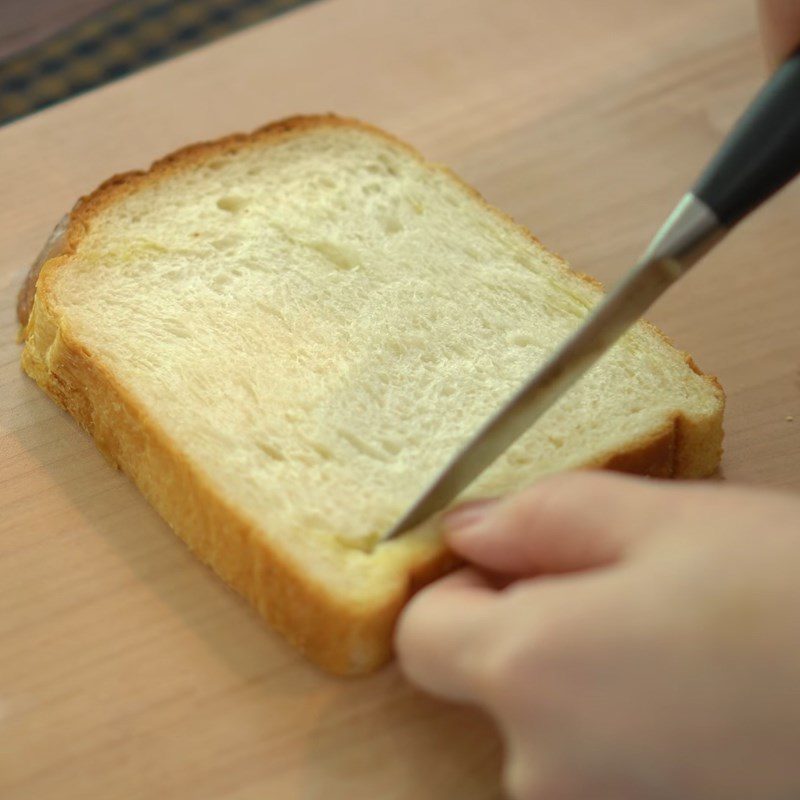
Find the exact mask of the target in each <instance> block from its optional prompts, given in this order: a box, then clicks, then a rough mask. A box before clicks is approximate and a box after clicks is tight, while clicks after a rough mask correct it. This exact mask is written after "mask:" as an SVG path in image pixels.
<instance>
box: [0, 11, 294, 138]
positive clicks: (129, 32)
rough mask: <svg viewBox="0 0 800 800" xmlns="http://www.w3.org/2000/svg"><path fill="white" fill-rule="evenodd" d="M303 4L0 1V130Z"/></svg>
mask: <svg viewBox="0 0 800 800" xmlns="http://www.w3.org/2000/svg"><path fill="white" fill-rule="evenodd" d="M307 2H310V0H3V1H2V2H0V125H2V124H5V123H7V122H10V121H11V120H13V119H17V118H19V117H22V116H24V115H26V114H29V113H31V112H33V111H36V110H38V109H40V108H44V107H46V106H49V105H52V104H53V103H57V102H58V101H59V100H64V99H66V98H68V97H71V96H73V95H75V94H78V93H80V92H83V91H86V90H88V89H91V88H93V87H95V86H99V85H100V84H102V83H106V82H107V81H110V80H114V79H115V78H120V77H122V76H123V75H127V74H129V73H131V72H134V71H135V70H137V69H141V68H142V67H146V66H149V65H150V64H154V63H156V62H158V61H162V60H164V59H165V58H169V57H170V56H174V55H177V54H178V53H182V52H185V51H186V50H190V49H191V48H193V47H197V46H198V45H201V44H205V43H206V42H210V41H213V40H214V39H218V38H219V37H221V36H224V35H225V34H226V33H230V32H232V31H235V30H238V29H240V28H243V27H245V26H247V25H252V24H253V23H256V22H261V21H263V20H265V19H269V18H270V17H274V16H277V15H278V14H281V13H283V12H285V11H288V10H289V9H292V8H295V7H297V6H300V5H303V4H304V3H307Z"/></svg>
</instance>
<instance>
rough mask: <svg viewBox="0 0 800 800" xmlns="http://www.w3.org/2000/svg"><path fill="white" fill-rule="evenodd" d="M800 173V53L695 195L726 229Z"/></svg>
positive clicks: (751, 111) (744, 120)
mask: <svg viewBox="0 0 800 800" xmlns="http://www.w3.org/2000/svg"><path fill="white" fill-rule="evenodd" d="M798 172H800V50H798V51H796V52H795V53H794V55H792V56H791V57H790V58H789V59H788V60H787V61H785V62H784V64H783V65H782V66H781V67H779V68H778V70H777V71H776V72H775V73H774V74H773V76H772V77H771V78H770V79H769V80H768V81H767V83H766V84H765V85H764V87H763V88H762V89H761V91H760V92H759V93H758V94H757V95H756V97H755V99H754V100H753V102H752V103H751V104H750V106H749V107H748V109H747V111H745V113H744V114H743V116H742V117H741V119H739V121H738V122H737V123H736V125H735V126H734V129H733V131H732V132H731V133H730V135H729V136H728V138H727V139H726V140H725V142H724V143H723V145H722V147H721V148H720V150H719V152H718V153H717V155H716V156H715V157H714V159H713V160H712V161H711V163H710V164H709V165H708V167H707V168H706V170H705V172H703V174H702V175H701V176H700V178H699V179H698V181H697V183H696V184H695V186H694V189H693V193H694V195H695V196H696V197H698V198H700V199H701V200H702V201H703V202H704V203H705V204H706V205H707V206H708V207H709V208H710V209H711V210H712V211H713V212H714V214H715V215H716V217H717V219H718V220H719V221H720V222H721V223H722V224H723V225H724V226H726V227H728V228H730V227H733V226H734V225H735V224H736V223H737V222H739V220H741V219H742V218H743V217H745V216H746V215H747V214H748V213H750V211H752V210H753V209H755V208H756V207H757V206H759V205H761V203H763V202H764V201H765V200H767V199H768V198H769V197H770V196H772V195H773V194H774V193H775V192H777V191H778V190H779V189H781V188H782V187H783V186H784V185H785V184H786V183H788V182H789V181H790V180H792V178H794V177H795V175H797V173H798Z"/></svg>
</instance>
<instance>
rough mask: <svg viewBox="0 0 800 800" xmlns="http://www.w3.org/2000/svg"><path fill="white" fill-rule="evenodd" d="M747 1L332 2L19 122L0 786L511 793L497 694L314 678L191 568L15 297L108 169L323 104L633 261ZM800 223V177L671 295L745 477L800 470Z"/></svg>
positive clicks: (8, 334)
mask: <svg viewBox="0 0 800 800" xmlns="http://www.w3.org/2000/svg"><path fill="white" fill-rule="evenodd" d="M751 5H752V4H751V3H750V2H749V0H728V2H725V3H720V2H719V1H718V0H671V2H669V3H666V2H663V0H583V1H582V2H578V1H576V2H573V3H553V2H550V0H502V2H496V1H495V0H404V2H400V0H396V1H392V0H326V2H321V3H319V4H314V5H312V6H309V7H307V8H305V9H303V10H301V11H298V12H294V13H290V14H288V15H286V16H285V17H282V18H280V19H278V20H276V21H273V22H270V23H268V24H266V25H264V26H261V27H259V28H254V29H252V30H249V31H247V32H244V33H241V34H238V35H236V36H233V37H231V38H228V39H226V40H224V41H222V42H220V43H217V44H215V45H213V46H211V47H208V48H206V49H203V50H200V51H197V52H195V53H193V54H191V55H189V56H186V57H183V58H181V59H178V60H175V61H172V62H169V63H167V64H165V65H162V66H159V67H157V68H154V69H152V70H148V71H145V72H143V73H140V74H139V75H136V76H134V77H133V78H131V79H128V80H125V81H122V82H119V83H117V84H114V85H111V86H109V87H107V88H104V89H102V90H100V91H97V92H95V93H92V94H89V95H86V96H84V97H81V98H79V99H77V100H75V101H72V102H69V103H67V104H65V105H62V106H58V107H55V108H52V109H50V110H48V111H45V112H43V113H41V114H39V115H37V116H34V117H32V118H29V119H26V120H23V121H22V122H19V123H16V124H13V125H11V126H10V127H8V128H6V129H4V130H0V186H2V192H0V387H1V388H0V796H2V797H3V798H6V799H7V800H11V799H12V798H13V800H22V798H35V800H47V799H48V798H59V799H60V800H65V799H66V798H86V799H93V798H103V800H117V798H124V799H125V800H128V799H129V798H161V797H164V798H173V799H174V800H183V799H184V798H185V799H186V800H188V799H189V798H191V800H204V798H215V799H216V798H226V800H227V799H231V800H233V798H237V799H244V798H253V799H255V798H275V799H276V800H282V799H283V798H303V800H323V799H324V800H338V799H339V798H349V799H352V800H361V799H362V798H363V799H364V800H367V799H369V800H376V799H377V798H381V799H385V800H393V799H396V800H405V798H414V799H415V800H428V798H431V799H432V798H459V799H460V800H478V799H479V798H480V800H488V799H489V798H499V797H500V796H501V790H500V782H499V769H500V745H499V741H498V738H497V736H496V734H495V733H494V731H493V729H492V727H491V725H490V724H489V723H488V722H487V721H486V720H484V719H483V718H482V717H481V716H479V715H478V714H477V713H475V712H473V711H471V710H468V709H462V708H458V707H455V706H449V705H447V704H444V703H440V702H437V701H435V700H432V699H428V698H426V697H423V696H421V695H420V694H419V693H417V692H415V691H414V690H412V689H411V688H410V687H409V686H408V685H407V684H406V683H405V682H404V681H403V680H402V678H401V677H400V676H399V674H398V672H397V671H396V669H395V668H394V667H390V668H388V669H385V670H384V671H382V672H381V673H379V674H377V675H375V676H373V677H371V678H368V679H364V680H358V681H351V682H347V681H341V680H337V679H333V678H330V677H327V676H326V675H323V674H321V673H319V672H318V671H317V670H316V669H314V668H313V667H311V666H309V665H308V664H306V663H305V662H304V661H303V660H302V659H300V658H299V657H298V656H297V655H295V654H294V653H293V652H292V651H291V650H289V648H288V647H286V646H285V645H284V643H283V642H282V641H281V640H280V639H279V638H278V637H277V636H275V635H274V634H273V633H272V632H270V631H269V630H267V629H265V628H264V627H263V626H262V624H261V622H260V621H259V620H258V619H257V618H256V616H255V614H254V613H252V612H251V611H250V610H249V609H248V608H247V607H246V606H245V604H244V603H243V602H242V601H240V600H239V599H238V598H237V597H236V596H234V595H233V594H232V593H231V592H230V591H229V590H227V589H226V588H225V587H224V586H223V585H222V584H221V583H220V582H219V581H218V580H217V579H216V578H215V577H214V576H213V575H212V574H211V573H210V572H208V571H207V570H206V569H205V568H204V567H202V566H201V565H200V564H198V563H196V562H195V560H194V559H193V558H192V556H191V555H190V554H189V553H188V552H187V551H186V550H185V548H184V547H183V545H182V544H181V543H180V542H179V541H178V540H177V539H176V538H175V537H174V536H173V535H172V534H171V533H170V531H169V530H168V529H167V527H166V526H165V525H164V524H163V523H162V522H161V521H160V520H159V518H158V517H157V516H156V515H155V513H154V512H153V511H152V510H151V509H150V508H149V507H148V506H147V504H146V503H145V502H144V500H143V499H142V498H141V497H140V496H139V494H138V493H137V491H136V490H135V489H134V488H133V486H132V485H131V484H130V483H129V482H128V480H127V479H126V478H125V477H124V476H123V475H121V474H118V473H115V472H114V471H113V470H111V469H110V468H109V467H108V466H107V465H106V463H105V462H104V461H103V459H102V457H101V456H100V455H99V453H97V452H96V450H95V448H94V446H93V445H92V443H91V442H90V441H89V439H88V437H87V436H86V435H84V434H83V433H82V432H81V431H80V430H78V429H77V427H76V426H75V425H74V424H73V422H72V421H71V420H70V419H69V418H68V417H67V416H66V415H65V414H63V413H61V412H60V411H59V410H58V409H56V407H55V406H54V405H53V404H52V403H51V402H50V401H49V400H48V399H47V398H46V397H45V396H44V395H43V394H42V393H41V392H40V391H39V390H38V389H37V388H36V387H35V386H34V385H33V384H32V383H31V382H30V381H29V380H27V379H26V378H25V377H24V376H23V375H22V373H21V372H20V369H19V367H18V356H19V347H18V345H17V344H16V343H15V341H14V338H15V335H16V323H15V321H14V316H13V304H14V295H15V292H16V290H17V287H18V286H19V284H20V282H21V280H22V277H23V274H24V271H25V269H26V266H27V264H28V263H29V262H30V261H31V259H32V258H33V257H34V255H35V253H36V251H37V249H38V247H39V245H40V244H41V242H42V241H43V239H44V238H45V237H46V235H47V233H48V231H49V229H50V227H51V226H52V225H53V224H54V223H55V222H56V220H57V219H58V218H59V216H60V215H61V214H63V213H64V211H65V210H66V209H67V208H69V207H70V206H71V204H72V203H73V201H74V200H75V198H76V197H77V196H78V195H79V194H81V193H83V192H86V191H88V190H90V189H92V188H93V187H94V186H95V185H96V184H97V183H98V182H99V181H101V180H103V179H104V178H106V177H108V176H109V175H110V174H112V173H114V172H117V171H121V170H126V169H131V168H136V167H141V166H143V165H146V164H147V163H148V162H149V161H150V160H152V159H153V158H155V157H157V156H160V155H162V154H164V153H166V152H168V151H170V150H171V149H173V148H176V147H178V146H180V145H182V144H185V143H187V142H189V141H192V140H198V139H203V138H208V137H213V136H217V135H220V134H223V133H227V132H229V131H232V130H236V129H243V130H246V129H250V128H253V127H256V126H258V125H260V124H262V123H264V122H267V121H269V120H271V119H274V118H277V117H281V116H284V115H288V114H291V113H295V112H312V111H327V110H335V111H338V112H341V113H344V114H353V115H357V116H360V117H363V118H365V119H367V120H369V121H371V122H374V123H377V124H379V125H382V126H384V127H386V128H388V129H389V130H391V131H393V132H395V133H396V134H398V135H400V136H401V137H403V138H405V139H407V140H408V141H410V142H412V143H414V144H416V145H417V146H418V147H419V148H420V149H422V150H423V152H425V153H426V154H427V155H428V156H429V157H431V158H433V159H436V160H440V161H443V162H446V163H448V164H450V165H451V166H453V167H454V168H455V169H456V171H458V172H459V173H460V174H461V175H463V176H464V177H465V178H466V179H467V180H469V181H470V182H472V183H473V184H474V185H476V186H477V187H478V188H479V189H480V190H481V191H482V192H484V194H485V195H486V196H487V197H488V198H489V199H490V200H491V201H493V202H494V203H496V204H497V205H499V206H500V207H501V208H503V209H505V210H507V211H509V212H510V213H511V214H513V215H514V216H515V217H517V218H518V219H519V220H521V221H522V222H524V223H526V224H527V225H529V226H530V227H531V228H532V229H533V231H534V232H536V233H537V234H538V235H539V236H540V238H542V239H543V241H544V242H545V243H547V244H548V245H550V246H551V247H552V248H554V249H556V250H557V251H559V252H560V253H562V254H563V255H564V256H566V257H567V258H568V259H569V260H570V261H571V262H572V263H573V264H574V265H575V266H576V267H577V268H579V269H581V270H584V271H587V272H590V273H593V274H595V275H597V276H599V277H601V278H602V279H605V280H610V279H612V278H614V277H615V276H617V275H619V274H620V273H621V271H622V270H623V269H624V268H625V267H626V266H628V265H630V264H631V262H632V261H633V260H634V258H635V257H636V256H637V255H638V253H639V251H640V250H641V249H642V247H643V246H644V244H645V242H646V240H647V239H648V238H649V236H650V235H651V233H652V232H653V230H654V229H655V227H656V226H657V225H658V224H659V223H660V222H661V220H662V218H663V216H664V215H665V214H666V213H667V211H668V210H669V208H670V207H671V205H672V204H673V203H674V201H675V200H676V199H677V197H678V196H679V195H680V194H681V193H682V192H683V190H684V189H685V188H686V187H687V186H688V185H689V183H690V182H691V181H692V180H693V178H694V177H695V175H696V173H697V171H698V169H699V168H700V167H701V165H702V164H703V162H704V160H705V159H706V158H707V156H708V155H709V153H710V152H711V151H712V149H713V148H714V147H715V145H716V144H717V142H718V141H719V140H720V137H721V136H722V134H723V132H724V131H725V130H726V129H727V128H728V126H729V125H730V124H731V123H732V122H733V120H734V119H735V117H736V116H737V113H738V112H739V110H740V109H741V108H742V106H743V104H744V103H745V102H746V100H747V99H748V98H749V96H750V95H751V93H752V92H753V91H754V89H755V88H756V87H757V85H758V84H759V82H760V81H761V79H762V77H763V66H762V60H761V55H760V52H759V49H758V42H757V36H756V31H755V17H754V13H753V9H752V7H751ZM798 219H800V186H795V187H792V188H789V189H788V190H787V191H786V192H784V193H783V194H782V195H781V196H780V197H779V198H777V199H776V200H775V201H774V202H773V203H772V204H771V205H770V206H769V207H768V208H766V209H764V210H763V211H762V212H761V213H759V214H758V215H757V217H755V218H754V219H753V220H751V221H748V222H747V223H745V224H744V225H743V226H742V227H741V229H739V230H738V231H736V232H735V234H734V235H732V236H731V237H730V238H729V240H728V241H727V242H725V243H724V244H723V245H722V246H721V247H720V248H719V250H718V251H717V252H716V253H714V254H713V255H711V256H710V257H709V258H708V259H707V261H706V262H705V263H704V264H703V265H702V266H700V267H698V268H697V270H696V271H695V272H694V273H693V274H692V275H690V276H689V277H687V278H686V279H685V281H684V282H683V283H682V284H681V285H679V286H678V287H676V288H675V289H674V290H673V291H672V292H671V293H670V295H669V296H668V297H667V298H666V299H664V300H663V301H662V302H661V303H660V304H659V306H658V307H657V308H656V309H655V311H654V313H653V315H652V316H653V318H654V319H655V320H656V321H657V322H658V323H660V324H661V325H662V326H663V327H664V328H665V329H666V331H667V332H669V333H670V334H672V335H673V336H674V337H675V339H676V340H677V342H678V344H680V345H681V346H683V347H685V348H686V349H688V350H689V351H690V352H692V353H693V354H694V355H695V356H696V358H697V360H698V362H699V363H700V364H701V365H702V366H703V367H704V368H705V369H707V370H708V371H710V372H712V373H715V374H717V375H718V376H719V377H720V379H721V381H722V383H723V385H724V386H725V388H726V390H727V392H728V397H729V403H728V412H727V424H726V429H727V440H726V455H725V459H724V465H723V475H724V477H725V478H727V479H728V480H736V481H747V482H750V483H754V484H760V485H765V486H773V487H783V488H789V489H793V490H798V489H800V470H798V465H800V314H799V313H798V309H800V266H799V265H798V263H797V262H798V261H800V255H798V253H799V252H800V224H798ZM789 416H793V417H794V419H795V421H794V422H790V421H787V417H789Z"/></svg>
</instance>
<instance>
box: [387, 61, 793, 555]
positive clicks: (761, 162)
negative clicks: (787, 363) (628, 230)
mask: <svg viewBox="0 0 800 800" xmlns="http://www.w3.org/2000/svg"><path fill="white" fill-rule="evenodd" d="M798 172H800V50H798V51H796V52H795V53H794V54H793V55H792V56H791V57H790V58H789V59H788V60H787V61H786V62H784V64H783V65H782V66H781V67H780V68H779V69H778V70H777V71H776V72H775V73H774V74H773V75H772V77H771V78H770V79H769V80H768V81H767V83H766V84H765V85H764V86H763V88H762V89H761V91H760V92H759V93H758V94H757V95H756V97H755V98H754V100H753V101H752V102H751V104H750V106H749V107H748V108H747V110H746V111H745V113H744V115H743V116H742V117H741V118H740V119H739V121H738V122H737V123H736V125H735V126H734V128H733V130H732V132H731V133H730V134H729V136H728V137H727V138H726V139H725V141H724V142H723V144H722V146H721V147H720V149H719V151H718V152H717V154H716V156H715V157H714V158H713V159H712V160H711V162H710V163H709V165H708V166H707V167H706V169H705V170H704V171H703V173H702V174H701V176H700V178H699V179H698V180H697V182H696V183H695V185H694V188H693V189H692V190H691V191H689V192H688V193H687V194H685V195H684V196H683V198H682V199H681V200H680V202H679V203H678V205H677V206H676V207H675V209H674V211H673V212H672V213H671V214H670V216H669V217H668V219H667V221H666V222H665V223H664V225H663V226H662V227H661V229H660V230H659V231H658V233H657V234H656V235H655V237H654V238H653V240H652V242H651V243H650V245H649V247H648V248H647V250H646V251H645V253H644V255H643V256H642V258H641V260H640V261H639V262H638V263H637V264H636V266H635V267H634V268H633V269H632V270H631V271H630V272H629V273H628V274H627V275H626V276H625V277H624V278H623V279H622V280H621V281H620V283H619V284H618V285H617V286H615V287H614V288H613V289H612V291H611V292H609V294H608V295H606V296H605V298H604V299H603V300H602V301H601V302H600V303H599V305H598V306H596V308H595V309H594V311H593V312H592V313H591V314H590V315H589V317H588V318H587V319H586V320H585V322H584V323H583V324H582V325H581V326H580V327H579V328H578V329H577V330H576V331H575V332H574V333H573V334H572V335H571V336H569V338H567V340H566V341H565V342H564V343H563V344H562V345H561V346H560V347H559V348H558V349H557V350H556V351H555V353H554V354H553V355H552V356H551V357H550V358H549V360H548V361H546V362H545V364H544V365H543V366H542V367H541V368H540V369H539V370H538V371H537V372H535V373H534V374H533V375H532V376H531V377H530V378H529V379H528V380H527V381H526V382H525V383H524V384H523V385H522V386H520V387H519V388H518V389H517V390H516V392H514V394H512V396H511V397H510V398H509V399H508V400H507V401H506V402H505V404H504V405H503V406H501V407H500V409H498V411H497V412H496V413H495V414H494V415H493V416H492V417H490V418H489V419H488V420H487V421H486V422H485V423H484V424H483V426H482V427H481V428H480V429H479V430H478V431H477V433H475V434H474V435H473V436H472V438H471V439H470V440H469V441H468V442H467V443H466V444H465V445H464V446H463V447H462V448H461V449H460V450H459V451H458V452H457V453H455V455H454V456H453V457H452V458H451V459H450V461H449V462H448V463H447V464H446V465H445V467H444V469H443V470H442V471H441V472H440V473H439V474H438V476H437V477H436V478H435V479H434V480H433V482H432V483H431V484H430V485H429V486H427V488H426V489H425V490H424V491H423V492H422V494H421V495H420V496H419V497H418V498H417V500H416V501H415V502H414V504H413V505H412V506H411V507H410V508H409V509H408V510H407V511H406V512H405V513H404V514H403V516H402V517H401V518H400V519H399V520H398V521H397V522H396V523H395V524H394V525H393V526H392V527H391V528H390V529H389V530H388V531H386V532H385V533H384V535H383V536H382V537H381V540H382V541H386V540H389V539H392V538H393V537H395V536H398V535H399V534H401V533H404V532H405V531H408V530H410V529H412V528H414V527H416V526H417V525H419V524H420V523H422V522H424V521H425V520H427V519H428V518H429V517H432V516H433V515H434V514H436V513H437V512H438V511H441V510H442V509H443V508H445V507H446V506H447V505H448V504H449V503H450V502H452V501H453V500H454V499H455V498H456V497H458V495H459V494H461V492H462V491H463V490H464V489H466V488H467V486H469V484H471V483H472V482H473V481H474V480H475V478H477V477H478V476H479V475H480V474H481V473H482V472H483V471H484V470H485V469H486V468H487V467H489V466H490V465H491V464H492V463H493V462H494V461H495V460H496V459H497V458H498V457H499V456H500V455H502V453H504V452H505V451H506V450H507V449H508V448H509V447H510V446H511V445H512V444H513V443H514V442H515V441H516V440H517V439H518V438H519V437H520V436H521V435H522V434H523V433H525V431H527V430H528V429H529V428H530V427H531V426H532V425H533V424H534V423H535V422H536V421H537V420H538V419H539V418H540V417H541V416H542V414H544V413H545V411H547V410H548V409H549V408H550V407H551V406H552V405H553V404H554V403H555V402H556V401H557V400H558V399H559V398H560V397H561V396H562V395H563V394H564V393H565V392H567V391H568V390H569V389H570V387H572V386H573V385H574V384H575V383H576V382H577V381H578V380H580V378H581V377H582V376H583V375H584V374H585V373H586V372H587V371H588V370H589V369H590V368H591V367H592V365H593V364H594V363H595V362H596V361H597V360H598V359H599V358H600V357H601V356H602V355H603V354H604V353H605V352H606V351H607V350H608V349H609V348H610V347H611V346H612V345H613V344H614V343H615V342H616V341H617V340H618V339H619V338H620V337H621V336H622V335H623V334H624V333H625V331H627V330H628V328H630V327H631V326H632V325H633V324H634V323H635V322H636V321H637V320H638V319H639V318H640V317H641V316H642V314H643V313H644V312H645V311H646V310H647V309H648V308H650V306H651V305H652V304H653V303H654V302H655V301H656V300H657V299H658V298H659V297H660V296H661V295H662V294H663V293H664V292H665V291H666V290H667V289H668V288H669V287H670V286H671V285H672V284H673V283H675V281H677V280H678V279H679V278H681V277H682V276H683V275H685V274H686V272H688V271H689V269H690V268H691V267H692V266H693V265H694V264H695V263H697V261H698V260H699V259H701V258H702V257H703V256H704V255H705V254H706V253H707V252H708V251H709V250H711V248H713V247H714V246H715V245H716V244H717V243H718V242H719V241H720V240H721V239H722V238H723V237H724V236H725V235H726V234H727V233H728V232H729V231H730V230H731V229H732V228H733V227H734V226H735V225H736V224H737V223H738V222H740V221H741V220H742V219H744V217H746V216H747V215H748V214H749V213H750V212H751V211H754V210H755V209H756V208H758V206H760V205H761V204H762V203H763V202H764V201H766V200H767V199H768V198H770V197H771V196H772V195H773V194H774V193H775V192H777V191H778V190H779V189H781V188H782V187H783V186H784V185H785V184H786V183H788V182H789V181H790V180H792V178H794V177H795V176H796V175H797V173H798Z"/></svg>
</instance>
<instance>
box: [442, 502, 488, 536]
mask: <svg viewBox="0 0 800 800" xmlns="http://www.w3.org/2000/svg"><path fill="white" fill-rule="evenodd" d="M497 502H498V501H497V499H496V498H494V497H488V498H486V499H484V500H472V501H470V502H469V503H463V504H462V505H460V506H457V507H456V508H454V509H452V510H451V511H448V512H447V513H446V514H445V515H444V516H443V517H442V527H443V528H444V529H445V531H446V532H447V533H461V532H462V531H465V530H467V529H470V528H476V527H477V526H478V525H480V524H481V522H483V520H484V519H486V516H487V514H488V513H489V512H490V511H491V510H492V508H493V507H494V506H495V505H497Z"/></svg>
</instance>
